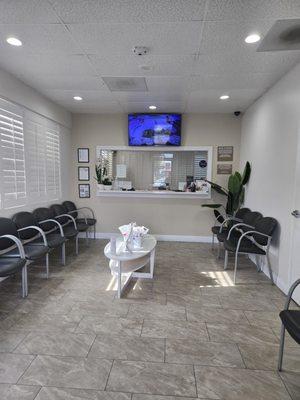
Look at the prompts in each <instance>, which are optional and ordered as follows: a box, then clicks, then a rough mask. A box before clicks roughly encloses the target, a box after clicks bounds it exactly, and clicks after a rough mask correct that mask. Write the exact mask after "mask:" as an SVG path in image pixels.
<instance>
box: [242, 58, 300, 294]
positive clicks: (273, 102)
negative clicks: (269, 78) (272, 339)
mask: <svg viewBox="0 0 300 400" xmlns="http://www.w3.org/2000/svg"><path fill="white" fill-rule="evenodd" d="M299 130H300V64H299V65H297V66H296V67H295V68H294V69H293V70H292V71H290V72H289V73H288V74H287V75H285V76H284V77H283V78H282V79H281V80H280V81H279V82H277V83H276V84H275V85H274V86H273V87H272V88H271V89H270V90H269V91H268V92H267V93H266V94H265V95H264V96H263V97H261V98H260V99H259V100H258V101H256V102H255V103H254V104H253V105H252V106H251V107H250V108H249V109H248V110H247V112H246V113H245V115H244V117H243V119H242V138H241V164H243V163H244V162H245V161H246V160H249V161H250V162H251V164H252V176H251V179H250V182H249V185H248V188H247V192H246V205H247V206H249V207H250V208H251V209H253V210H258V211H261V212H262V213H263V214H264V215H266V216H272V217H274V218H276V219H277V220H278V221H279V224H280V228H279V230H278V233H277V237H276V238H275V241H274V242H273V245H272V248H271V254H272V257H271V258H272V265H273V268H274V270H275V274H276V275H277V284H278V286H279V287H281V288H282V289H283V290H284V291H286V290H287V288H288V287H289V285H290V282H289V268H290V243H291V240H292V237H291V234H292V231H291V224H292V219H293V217H292V216H291V211H292V210H293V202H294V197H293V193H294V182H295V169H296V156H297V141H298V137H299Z"/></svg>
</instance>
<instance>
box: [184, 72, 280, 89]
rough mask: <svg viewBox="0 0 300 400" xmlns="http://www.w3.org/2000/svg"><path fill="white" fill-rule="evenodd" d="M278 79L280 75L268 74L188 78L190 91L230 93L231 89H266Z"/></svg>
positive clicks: (206, 75) (231, 74)
mask: <svg viewBox="0 0 300 400" xmlns="http://www.w3.org/2000/svg"><path fill="white" fill-rule="evenodd" d="M278 78H280V75H279V76H277V75H276V74H274V73H273V74H269V73H254V74H252V73H248V74H245V73H244V74H243V73H241V74H238V75H237V74H235V73H229V72H227V73H226V74H221V75H210V74H202V75H194V76H191V77H190V90H191V91H192V92H193V91H197V90H207V89H208V90H210V89H212V90H219V91H220V92H221V91H226V92H227V91H230V90H232V89H266V88H269V87H270V86H272V85H273V84H274V82H276V80H277V79H278Z"/></svg>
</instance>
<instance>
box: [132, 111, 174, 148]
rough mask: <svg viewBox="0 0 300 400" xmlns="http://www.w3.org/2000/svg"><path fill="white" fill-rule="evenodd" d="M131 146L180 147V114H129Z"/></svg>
mask: <svg viewBox="0 0 300 400" xmlns="http://www.w3.org/2000/svg"><path fill="white" fill-rule="evenodd" d="M128 141H129V146H180V144H181V115H180V114H129V115H128Z"/></svg>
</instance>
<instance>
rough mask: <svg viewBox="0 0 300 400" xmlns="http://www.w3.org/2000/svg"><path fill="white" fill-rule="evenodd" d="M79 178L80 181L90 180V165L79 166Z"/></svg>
mask: <svg viewBox="0 0 300 400" xmlns="http://www.w3.org/2000/svg"><path fill="white" fill-rule="evenodd" d="M78 180H79V181H89V180H90V167H78Z"/></svg>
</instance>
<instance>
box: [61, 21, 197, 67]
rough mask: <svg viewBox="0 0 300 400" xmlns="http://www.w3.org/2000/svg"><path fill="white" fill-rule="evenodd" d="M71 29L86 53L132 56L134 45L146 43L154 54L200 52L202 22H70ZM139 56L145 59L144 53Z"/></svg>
mask: <svg viewBox="0 0 300 400" xmlns="http://www.w3.org/2000/svg"><path fill="white" fill-rule="evenodd" d="M68 28H69V30H70V32H71V34H72V35H73V36H74V38H75V40H76V42H77V43H79V45H80V46H81V49H82V50H83V51H84V52H85V53H90V54H100V55H101V56H103V57H107V56H110V55H112V54H118V55H120V54H122V55H123V54H125V55H130V54H131V53H132V48H133V47H134V46H146V47H148V48H149V53H150V54H151V55H156V54H163V55H166V54H181V55H184V54H194V53H196V52H197V51H198V47H199V43H200V37H201V28H202V22H198V21H196V22H181V23H161V24H157V23H151V24H140V23H137V24H129V23H126V24H125V23H124V24H112V23H111V24H107V23H103V24H71V25H68ZM137 57H139V56H137ZM139 58H140V59H141V61H140V62H143V56H140V57H139Z"/></svg>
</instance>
